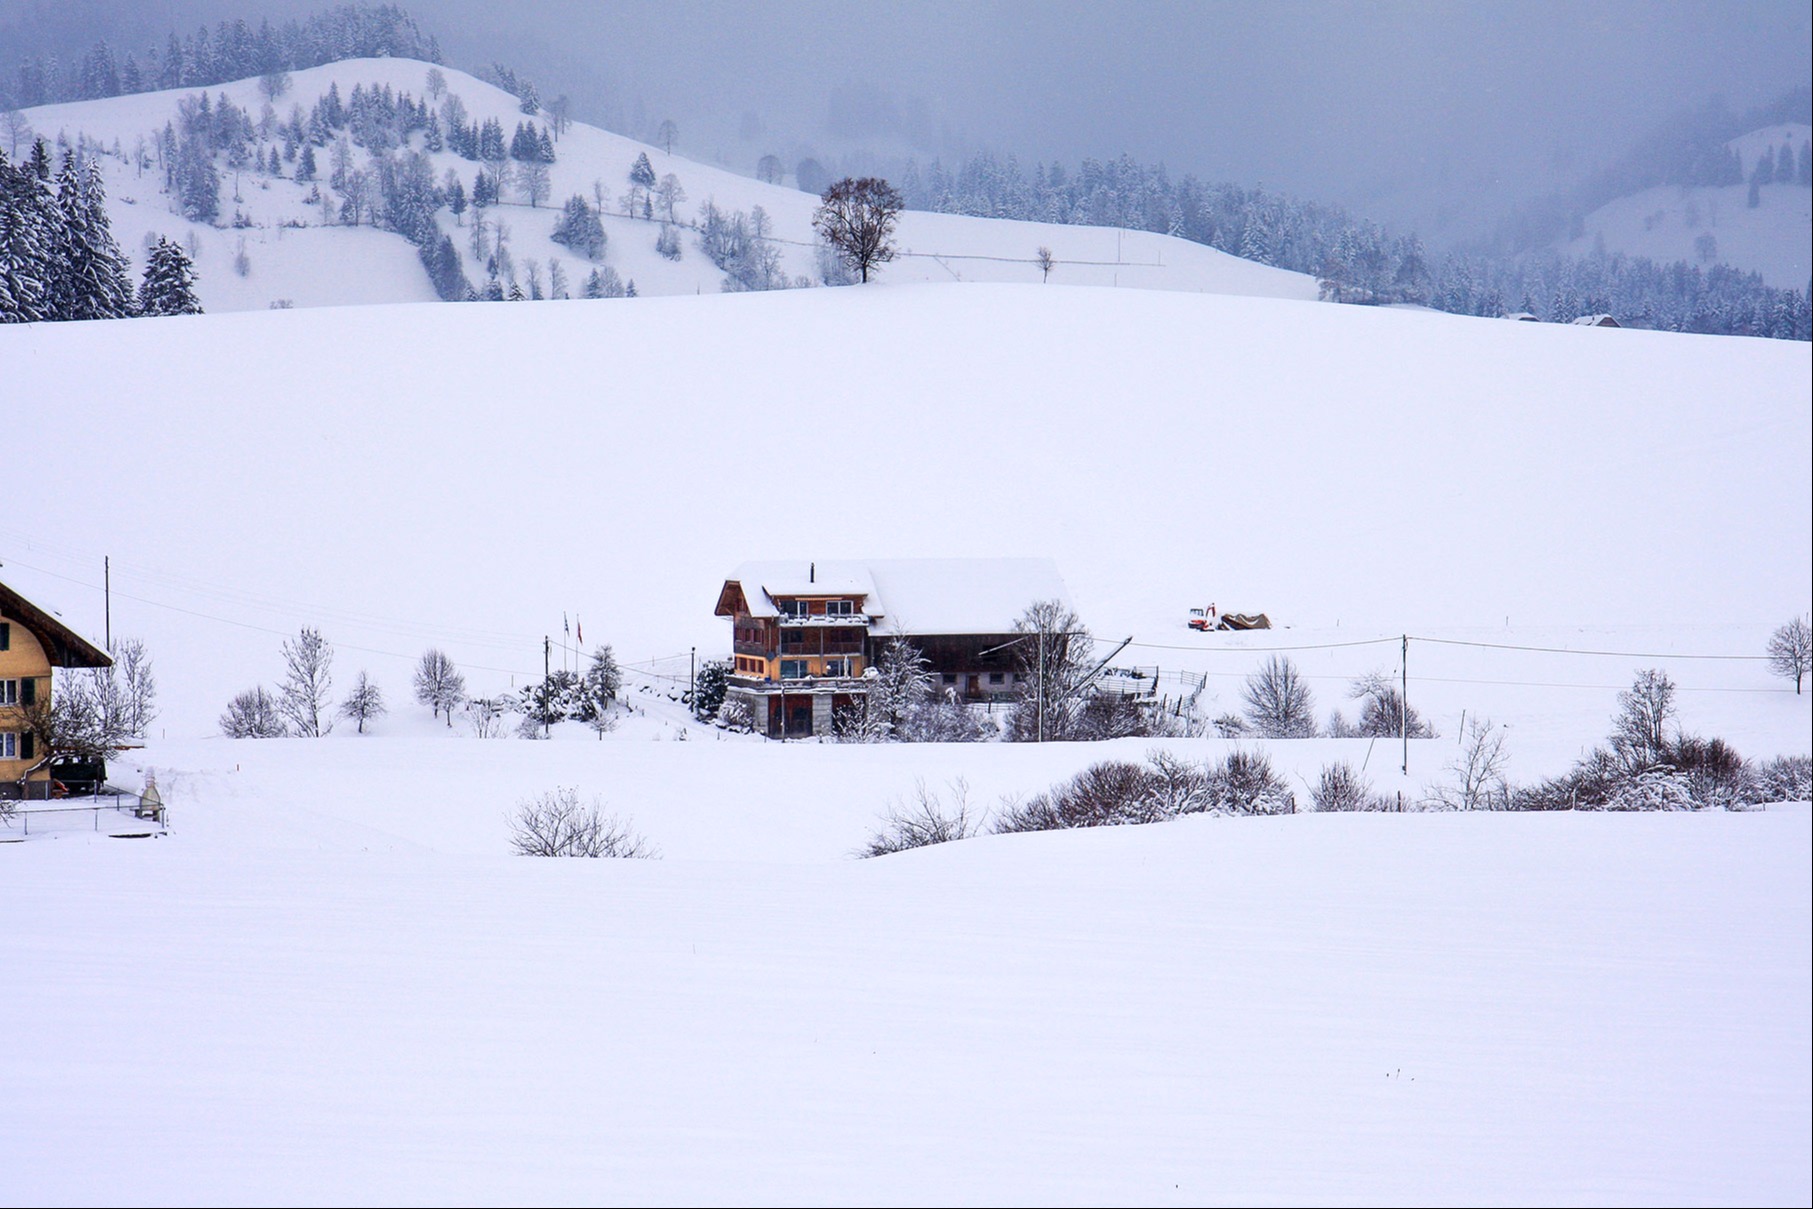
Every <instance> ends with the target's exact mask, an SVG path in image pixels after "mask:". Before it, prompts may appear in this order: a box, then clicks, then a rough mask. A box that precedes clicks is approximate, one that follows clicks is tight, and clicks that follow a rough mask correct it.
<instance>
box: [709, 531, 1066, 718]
mask: <svg viewBox="0 0 1813 1209" xmlns="http://www.w3.org/2000/svg"><path fill="white" fill-rule="evenodd" d="M1040 600H1056V601H1059V602H1061V603H1062V604H1064V605H1065V607H1069V603H1070V601H1069V592H1068V591H1067V590H1066V588H1065V587H1064V581H1063V579H1062V577H1061V576H1059V574H1058V569H1057V564H1056V563H1053V562H1052V561H1051V560H1049V559H1039V558H1012V559H886V560H876V561H868V562H822V563H814V562H754V563H744V564H743V565H742V566H740V567H738V568H737V569H736V571H735V573H734V574H732V575H731V577H730V578H729V579H727V580H725V581H724V586H723V588H721V589H720V590H719V592H718V605H717V609H716V612H717V615H718V616H719V617H727V618H729V619H730V621H731V625H732V628H733V643H734V649H733V666H732V671H731V675H730V683H729V686H728V688H727V690H726V693H725V700H726V701H727V702H728V701H741V702H742V703H744V704H745V705H746V706H748V708H749V711H750V716H751V717H752V718H753V719H754V722H755V728H756V730H757V731H758V732H760V733H763V734H766V735H768V736H769V737H770V738H795V737H804V736H808V735H823V734H827V733H829V732H830V729H831V717H832V714H833V711H835V710H838V709H840V708H842V707H844V706H847V705H851V704H854V703H855V702H856V701H857V700H859V699H860V698H861V697H862V696H863V695H864V694H865V693H866V692H867V691H868V689H867V681H866V679H865V673H866V672H868V670H869V669H870V668H871V667H873V666H874V662H875V660H876V658H877V657H878V656H879V654H880V653H881V650H882V649H883V648H884V647H885V646H886V645H887V644H888V643H889V642H891V641H892V640H894V639H896V638H904V639H907V640H908V641H910V642H911V643H912V644H913V645H914V646H915V647H917V648H918V649H919V651H920V653H921V654H923V655H924V656H925V658H926V662H927V664H928V665H929V666H930V670H931V671H932V672H933V673H934V674H935V675H937V676H938V677H939V678H940V680H941V682H942V684H943V685H944V687H945V689H946V690H947V691H949V692H950V693H952V694H953V695H954V696H955V697H956V698H957V699H958V700H960V701H987V700H991V699H994V698H999V697H1005V696H1007V695H1008V694H1010V693H1011V692H1012V691H1013V689H1014V683H1015V672H1014V667H1015V658H1014V651H1013V649H1012V646H1011V644H1012V643H1014V642H1015V641H1016V640H1017V639H1018V638H1019V635H1018V634H1017V633H1016V632H1015V630H1014V622H1015V621H1016V620H1017V619H1018V618H1019V617H1020V615H1021V614H1022V613H1024V612H1025V611H1026V608H1027V606H1028V605H1031V604H1032V603H1033V602H1035V601H1040Z"/></svg>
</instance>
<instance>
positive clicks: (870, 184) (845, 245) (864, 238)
mask: <svg viewBox="0 0 1813 1209" xmlns="http://www.w3.org/2000/svg"><path fill="white" fill-rule="evenodd" d="M904 205H905V202H903V201H902V200H901V197H900V192H899V190H897V189H895V188H894V186H892V185H890V184H888V182H887V181H885V180H882V179H880V178H879V177H873V176H865V177H861V178H860V179H859V178H856V177H850V176H846V177H844V178H843V179H842V180H840V181H838V182H836V183H835V184H833V185H832V186H831V187H830V188H829V189H826V190H825V192H824V196H823V198H822V199H821V200H820V203H819V207H818V209H817V210H816V211H814V213H813V215H812V227H813V229H814V230H816V231H817V232H818V233H819V234H820V235H822V236H823V237H824V239H825V242H826V243H828V244H830V245H831V248H832V250H833V251H834V252H836V253H837V256H838V258H839V259H841V260H842V261H843V262H844V264H845V265H847V266H848V267H849V268H850V269H851V270H852V271H853V272H855V273H857V274H858V275H859V276H860V277H861V278H862V280H863V281H865V282H866V281H868V280H869V271H870V270H871V269H873V268H875V267H876V266H877V265H881V264H885V263H887V262H888V261H890V260H892V259H894V223H895V221H896V220H897V219H898V218H899V216H900V211H901V209H902V208H903V207H904Z"/></svg>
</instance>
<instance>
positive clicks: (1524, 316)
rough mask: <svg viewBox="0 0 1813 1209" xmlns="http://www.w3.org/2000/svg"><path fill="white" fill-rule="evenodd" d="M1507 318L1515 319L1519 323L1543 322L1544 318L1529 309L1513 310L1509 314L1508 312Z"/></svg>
mask: <svg viewBox="0 0 1813 1209" xmlns="http://www.w3.org/2000/svg"><path fill="white" fill-rule="evenodd" d="M1505 318H1506V319H1515V320H1517V321H1518V322H1519V323H1541V322H1542V320H1540V319H1538V318H1536V316H1534V315H1532V314H1530V312H1528V311H1511V312H1510V313H1509V314H1507V315H1506V316H1505Z"/></svg>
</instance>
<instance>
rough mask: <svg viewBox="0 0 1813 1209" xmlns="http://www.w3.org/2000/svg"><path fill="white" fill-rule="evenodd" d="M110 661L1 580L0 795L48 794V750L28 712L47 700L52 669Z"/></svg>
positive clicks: (48, 701) (8, 796) (105, 655)
mask: <svg viewBox="0 0 1813 1209" xmlns="http://www.w3.org/2000/svg"><path fill="white" fill-rule="evenodd" d="M112 663H113V660H112V659H111V658H109V657H108V655H107V652H105V651H103V650H101V649H100V648H99V647H97V646H95V645H94V644H93V643H91V642H89V641H88V640H87V639H85V638H83V637H82V636H81V635H80V634H78V633H76V632H75V631H74V630H72V629H70V628H69V627H68V626H66V625H64V624H63V623H62V622H61V621H59V620H58V619H57V617H56V616H55V615H54V614H51V613H49V612H46V611H45V610H44V609H41V608H39V607H38V606H37V605H35V604H33V603H32V602H31V601H29V600H27V599H25V597H23V596H21V595H19V593H17V592H15V591H13V590H12V589H11V588H9V587H7V586H6V585H5V584H0V797H4V798H21V797H25V798H41V797H48V796H49V794H50V791H51V786H52V782H51V770H50V767H49V766H50V757H51V754H52V753H50V752H48V751H44V750H42V749H41V745H40V744H39V743H38V738H37V735H36V734H35V733H34V732H33V729H32V727H31V725H30V721H31V719H30V715H31V713H32V710H33V707H34V706H48V705H49V704H50V686H51V669H52V668H60V667H61V668H84V667H91V668H98V667H108V666H111V665H112Z"/></svg>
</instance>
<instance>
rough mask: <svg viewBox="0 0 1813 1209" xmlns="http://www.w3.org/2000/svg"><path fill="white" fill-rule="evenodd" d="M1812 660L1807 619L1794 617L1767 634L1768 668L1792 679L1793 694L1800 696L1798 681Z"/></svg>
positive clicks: (1812, 636)
mask: <svg viewBox="0 0 1813 1209" xmlns="http://www.w3.org/2000/svg"><path fill="white" fill-rule="evenodd" d="M1810 661H1813V628H1809V626H1808V624H1807V619H1806V618H1804V617H1796V618H1795V619H1794V620H1793V621H1790V622H1789V623H1788V624H1787V625H1784V626H1782V627H1781V628H1780V629H1778V630H1776V631H1775V633H1773V634H1771V635H1770V636H1769V670H1770V671H1772V672H1774V673H1775V674H1776V675H1777V676H1781V677H1783V678H1785V679H1788V680H1792V681H1794V695H1795V696H1796V697H1798V696H1800V682H1801V680H1802V679H1803V678H1804V677H1805V676H1806V674H1807V672H1808V671H1809V670H1810V667H1813V664H1810Z"/></svg>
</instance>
